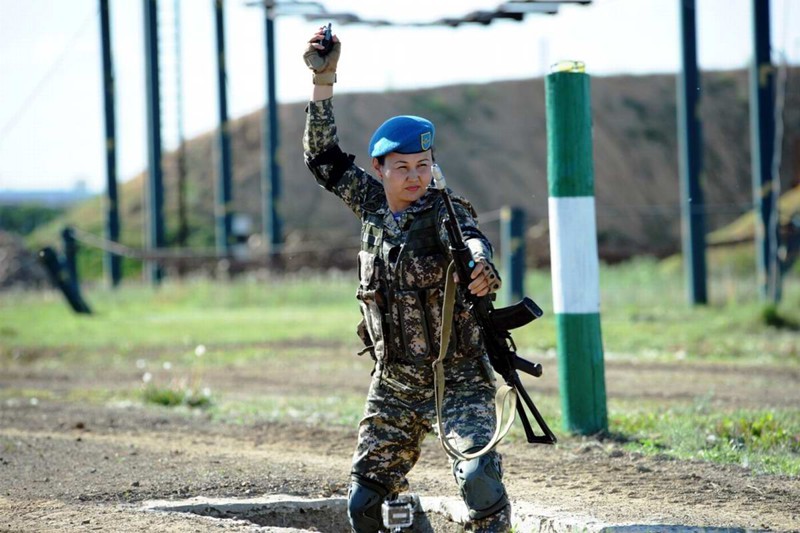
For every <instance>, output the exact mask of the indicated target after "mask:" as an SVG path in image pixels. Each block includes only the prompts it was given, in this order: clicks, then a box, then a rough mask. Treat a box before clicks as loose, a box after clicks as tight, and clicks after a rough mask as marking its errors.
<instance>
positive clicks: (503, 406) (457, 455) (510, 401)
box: [433, 262, 528, 461]
mask: <svg viewBox="0 0 800 533" xmlns="http://www.w3.org/2000/svg"><path fill="white" fill-rule="evenodd" d="M453 271H454V263H453V262H450V264H449V265H448V266H447V273H446V274H445V286H444V302H443V303H442V330H441V342H440V346H439V356H438V357H437V358H436V361H434V362H433V375H434V379H433V390H434V403H435V406H436V426H437V429H438V432H439V442H441V444H442V448H443V449H444V451H445V453H447V454H448V455H449V456H451V457H452V458H453V459H458V460H462V461H468V460H470V459H475V458H477V457H480V456H482V455H485V454H487V453H489V452H490V451H492V450H493V449H494V447H495V446H497V445H498V444H499V443H500V441H501V440H503V438H504V437H505V436H506V434H508V431H509V430H510V429H511V426H512V425H513V424H514V418H515V416H514V415H515V408H516V407H518V405H517V391H516V390H515V389H514V388H513V387H511V386H509V385H507V384H503V385H502V386H500V387H499V388H498V389H497V393H496V394H495V397H494V408H495V413H496V417H497V424H496V426H495V429H494V434H493V435H492V439H491V440H490V441H489V442H488V444H486V446H484V447H483V448H481V449H480V450H478V451H476V452H471V453H464V452H461V451H460V450H458V448H456V447H455V446H453V444H451V443H450V440H449V439H448V438H447V434H446V433H445V428H444V421H443V420H442V403H443V401H444V389H445V377H444V358H445V355H447V347H448V345H449V344H450V335H451V333H452V326H453V307H454V304H455V299H456V283H455V281H453ZM507 407H510V409H507ZM509 412H510V414H508V413H509ZM522 415H523V417H524V411H522ZM525 422H526V423H527V420H525ZM527 429H528V427H526V433H527Z"/></svg>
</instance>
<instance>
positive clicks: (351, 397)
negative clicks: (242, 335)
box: [212, 394, 365, 428]
mask: <svg viewBox="0 0 800 533" xmlns="http://www.w3.org/2000/svg"><path fill="white" fill-rule="evenodd" d="M364 399H365V398H364V395H363V394H338V395H335V396H314V395H304V394H298V395H288V396H287V395H284V396H268V395H264V396H259V397H258V398H248V399H246V400H231V399H228V400H225V401H224V402H220V403H219V404H218V405H216V406H215V407H214V409H213V410H212V415H213V417H214V418H215V419H219V420H224V421H226V422H234V423H239V424H252V423H257V422H263V421H280V420H291V421H295V422H305V423H308V424H320V423H326V424H330V425H337V426H344V427H348V428H354V427H356V425H357V424H358V422H359V420H361V417H362V416H363V410H364Z"/></svg>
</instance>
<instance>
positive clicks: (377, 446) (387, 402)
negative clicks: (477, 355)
mask: <svg viewBox="0 0 800 533" xmlns="http://www.w3.org/2000/svg"><path fill="white" fill-rule="evenodd" d="M469 364H470V365H471V366H473V367H474V369H473V370H472V371H470V370H467V371H466V372H464V371H463V369H462V370H461V371H460V372H459V374H458V376H457V378H456V379H453V380H450V379H448V382H447V386H446V389H445V395H444V403H443V405H442V418H443V419H444V428H445V432H446V435H447V438H449V439H450V441H451V442H452V443H453V444H454V445H455V446H456V447H457V448H458V449H459V450H461V451H467V450H470V449H472V448H475V447H481V446H483V445H485V444H486V443H487V442H489V440H491V437H492V433H493V432H494V428H495V418H496V417H495V412H494V394H495V384H494V377H493V375H492V374H491V373H490V370H489V371H487V368H488V367H487V365H488V363H482V362H481V361H480V360H478V361H472V362H470V363H469ZM387 370H388V371H387ZM426 370H427V369H426ZM381 374H382V375H381ZM408 374H409V368H408V367H405V368H403V369H402V370H401V371H399V372H394V373H393V372H392V371H391V366H390V367H389V368H388V369H386V370H384V371H383V372H382V373H381V372H376V373H375V375H374V376H373V379H372V383H371V385H370V389H369V393H368V395H367V402H366V407H365V409H364V417H363V418H362V420H361V422H360V424H359V428H358V442H357V444H356V450H355V453H354V454H353V467H352V474H353V477H354V478H356V479H357V478H366V479H368V480H370V481H374V482H377V483H379V484H380V485H382V486H384V487H385V488H386V489H387V490H388V491H389V493H390V494H398V493H400V492H404V491H407V490H408V488H409V484H408V480H407V479H406V475H407V474H408V473H409V472H410V471H411V469H412V468H413V466H414V465H415V464H416V462H417V460H418V459H419V457H420V451H421V445H422V442H423V440H424V439H425V437H426V435H427V434H428V433H430V432H432V431H434V430H435V429H436V413H435V406H434V397H433V385H432V384H431V385H430V386H425V387H419V386H410V385H407V384H405V383H407V380H404V382H401V381H398V380H397V379H395V378H396V377H403V378H407V377H408ZM442 453H444V452H442ZM491 453H492V454H494V455H495V459H496V461H497V462H498V464H499V465H500V466H501V468H500V469H501V471H502V462H501V457H500V454H498V453H497V452H494V451H493V452H491ZM452 463H453V460H452V459H450V464H451V467H452ZM454 483H455V478H454ZM510 515H511V509H510V506H506V507H505V508H504V509H503V510H501V511H500V512H498V513H496V514H494V515H492V516H489V517H487V518H484V519H482V520H475V521H473V522H472V523H471V524H469V526H468V530H469V531H483V532H505V531H508V530H509V529H510V527H511V516H510Z"/></svg>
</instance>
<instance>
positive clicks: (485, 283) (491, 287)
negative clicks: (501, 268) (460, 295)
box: [468, 259, 503, 296]
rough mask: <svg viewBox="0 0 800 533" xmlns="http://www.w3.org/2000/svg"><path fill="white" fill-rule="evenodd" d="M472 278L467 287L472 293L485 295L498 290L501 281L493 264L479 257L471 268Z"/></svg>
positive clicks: (501, 283)
mask: <svg viewBox="0 0 800 533" xmlns="http://www.w3.org/2000/svg"><path fill="white" fill-rule="evenodd" d="M471 278H472V280H471V281H470V284H469V285H468V288H469V290H470V292H471V293H472V294H475V295H477V296H486V295H487V294H492V293H495V292H497V291H499V290H500V287H502V285H503V282H502V280H501V279H500V274H498V272H497V270H495V268H494V265H493V264H492V263H491V262H489V261H487V260H486V259H479V260H478V262H477V264H476V265H475V268H474V269H473V270H472V276H471Z"/></svg>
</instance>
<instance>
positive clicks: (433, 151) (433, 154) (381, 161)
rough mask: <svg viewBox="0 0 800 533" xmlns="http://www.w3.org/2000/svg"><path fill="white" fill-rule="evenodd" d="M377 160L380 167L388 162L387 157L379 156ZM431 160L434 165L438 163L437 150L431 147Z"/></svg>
mask: <svg viewBox="0 0 800 533" xmlns="http://www.w3.org/2000/svg"><path fill="white" fill-rule="evenodd" d="M375 159H377V160H378V164H379V165H380V166H383V164H384V163H385V162H386V155H379V156H378V157H376V158H375ZM431 160H433V162H434V163H435V162H436V149H435V148H434V147H433V146H431Z"/></svg>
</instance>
